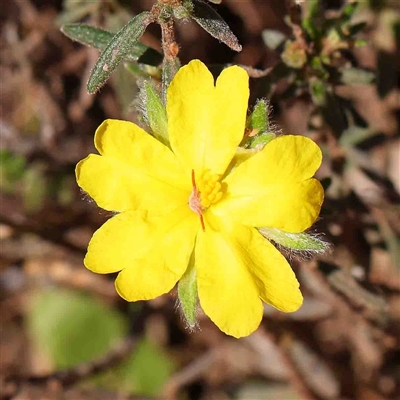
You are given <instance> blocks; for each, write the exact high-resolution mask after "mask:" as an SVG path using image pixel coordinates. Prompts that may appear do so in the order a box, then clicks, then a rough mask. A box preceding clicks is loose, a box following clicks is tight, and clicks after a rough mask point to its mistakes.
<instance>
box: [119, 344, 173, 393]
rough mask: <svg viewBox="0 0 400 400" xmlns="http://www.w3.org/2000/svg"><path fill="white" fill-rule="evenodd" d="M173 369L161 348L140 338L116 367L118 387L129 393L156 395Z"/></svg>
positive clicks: (171, 363)
mask: <svg viewBox="0 0 400 400" xmlns="http://www.w3.org/2000/svg"><path fill="white" fill-rule="evenodd" d="M174 369H175V366H174V363H173V362H172V361H171V360H170V359H169V358H168V356H167V355H166V354H165V353H164V352H163V350H162V349H161V348H159V347H157V346H156V345H155V344H153V343H151V342H150V341H148V340H141V341H140V342H139V343H138V345H137V347H136V348H135V350H134V352H133V353H132V356H131V357H130V358H129V359H128V360H127V361H126V362H125V363H124V364H123V365H121V367H120V368H118V370H117V371H116V372H117V376H118V387H117V388H116V389H118V390H121V387H122V388H123V389H124V390H125V391H127V392H130V393H139V394H142V395H146V396H157V395H159V394H160V392H161V389H162V388H163V386H164V385H165V383H166V382H167V380H168V378H169V377H170V376H171V374H172V373H173V371H174Z"/></svg>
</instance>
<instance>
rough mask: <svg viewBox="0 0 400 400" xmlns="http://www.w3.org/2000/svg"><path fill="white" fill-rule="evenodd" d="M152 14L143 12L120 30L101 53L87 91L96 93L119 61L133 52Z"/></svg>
mask: <svg viewBox="0 0 400 400" xmlns="http://www.w3.org/2000/svg"><path fill="white" fill-rule="evenodd" d="M151 18H152V16H151V14H150V13H149V12H143V13H141V14H139V15H136V17H134V18H133V19H132V20H131V21H129V22H128V23H127V24H126V25H125V26H124V27H123V28H122V29H121V30H119V31H118V32H117V33H116V34H115V35H114V37H113V38H112V40H111V41H110V42H109V43H108V45H107V46H106V48H105V49H104V50H103V51H102V53H101V54H100V57H99V59H98V60H97V62H96V64H95V66H94V68H93V70H92V73H91V75H90V77H89V81H88V83H87V91H88V92H89V93H94V92H96V91H97V90H99V89H100V87H101V86H103V85H104V83H105V82H106V81H107V79H108V78H109V76H110V75H111V74H112V72H113V71H114V70H115V68H117V66H118V65H119V63H120V62H121V61H122V60H123V59H124V58H126V56H127V55H128V54H130V53H131V52H132V49H133V47H134V46H135V45H136V44H137V41H138V40H139V39H140V38H141V37H142V35H143V33H144V31H145V29H146V27H147V25H148V24H149V23H150V22H151Z"/></svg>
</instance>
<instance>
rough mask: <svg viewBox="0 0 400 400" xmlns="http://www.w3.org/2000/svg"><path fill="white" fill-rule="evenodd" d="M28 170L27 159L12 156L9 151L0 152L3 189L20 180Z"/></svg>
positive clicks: (0, 181) (0, 172)
mask: <svg viewBox="0 0 400 400" xmlns="http://www.w3.org/2000/svg"><path fill="white" fill-rule="evenodd" d="M25 168H26V161H25V158H24V157H22V156H18V155H15V154H12V153H11V152H9V151H8V150H0V177H1V179H0V184H1V186H2V187H4V186H5V185H10V184H13V183H15V182H16V181H18V180H20V179H21V178H22V176H23V175H24V172H25Z"/></svg>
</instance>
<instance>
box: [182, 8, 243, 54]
mask: <svg viewBox="0 0 400 400" xmlns="http://www.w3.org/2000/svg"><path fill="white" fill-rule="evenodd" d="M192 4H193V7H192V10H193V11H192V12H191V17H192V18H193V19H194V20H195V21H196V22H197V23H198V24H199V25H200V26H201V27H202V28H203V29H204V30H205V31H207V32H208V33H209V34H210V35H211V36H212V37H214V38H216V39H218V40H220V41H221V42H222V43H225V44H226V45H227V46H228V47H230V48H231V49H232V50H235V51H238V52H239V51H241V50H242V46H241V45H240V44H239V41H238V39H237V37H236V36H235V35H234V34H233V32H232V31H231V29H230V28H229V25H228V24H227V23H226V22H225V21H224V20H223V19H222V18H221V16H220V15H219V14H218V13H217V12H216V11H215V10H214V9H213V8H212V7H211V6H210V5H209V4H207V3H205V2H204V1H202V0H192ZM189 11H191V10H189Z"/></svg>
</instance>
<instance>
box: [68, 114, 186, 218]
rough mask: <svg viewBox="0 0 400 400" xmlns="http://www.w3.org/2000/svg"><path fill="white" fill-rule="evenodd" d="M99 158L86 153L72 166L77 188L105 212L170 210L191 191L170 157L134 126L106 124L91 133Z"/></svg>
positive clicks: (121, 123)
mask: <svg viewBox="0 0 400 400" xmlns="http://www.w3.org/2000/svg"><path fill="white" fill-rule="evenodd" d="M95 145H96V148H97V149H98V151H99V152H100V154H102V156H97V155H94V154H91V155H89V156H88V157H87V158H85V159H84V160H82V161H80V162H79V163H78V165H77V167H76V176H77V182H78V185H79V186H80V187H81V188H82V189H83V190H84V191H86V192H87V193H88V194H89V195H90V196H91V197H92V198H93V199H94V200H95V201H96V203H97V204H98V205H99V206H100V207H102V208H104V209H106V210H110V211H126V210H134V209H139V208H140V209H143V210H160V209H165V210H168V209H173V208H176V207H177V206H179V205H183V204H186V203H187V199H188V196H189V194H190V191H191V182H190V178H186V177H185V175H184V172H183V169H182V168H181V166H180V164H179V161H178V160H177V158H176V157H175V155H174V154H173V153H172V152H171V151H170V150H169V149H168V148H167V147H166V146H164V145H163V144H161V143H159V142H158V141H157V140H156V139H154V138H153V137H151V136H150V135H148V134H147V133H146V132H145V131H143V130H142V129H141V128H139V127H138V126H136V125H135V124H133V123H131V122H127V121H118V120H106V121H104V122H103V123H102V124H101V125H100V127H99V128H98V129H97V131H96V135H95Z"/></svg>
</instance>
